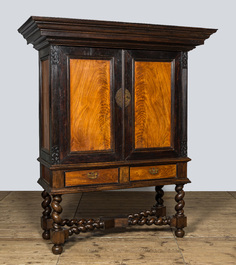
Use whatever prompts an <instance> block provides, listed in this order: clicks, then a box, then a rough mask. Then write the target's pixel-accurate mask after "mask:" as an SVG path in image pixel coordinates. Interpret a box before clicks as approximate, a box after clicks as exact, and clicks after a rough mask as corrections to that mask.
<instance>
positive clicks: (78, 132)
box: [70, 59, 111, 152]
mask: <svg viewBox="0 0 236 265" xmlns="http://www.w3.org/2000/svg"><path fill="white" fill-rule="evenodd" d="M70 132H71V140H70V148H71V151H74V152H76V151H92V150H110V149H111V107H110V61H109V60H82V59H70Z"/></svg>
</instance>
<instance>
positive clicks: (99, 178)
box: [65, 168, 119, 187]
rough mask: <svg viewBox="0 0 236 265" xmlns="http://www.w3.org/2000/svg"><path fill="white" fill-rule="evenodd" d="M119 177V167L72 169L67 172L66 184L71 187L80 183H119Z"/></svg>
mask: <svg viewBox="0 0 236 265" xmlns="http://www.w3.org/2000/svg"><path fill="white" fill-rule="evenodd" d="M118 178H119V174H118V168H109V169H94V170H83V171H71V172H65V185H66V186H67V187H68V186H69V187H70V186H78V185H93V184H104V183H117V182H118Z"/></svg>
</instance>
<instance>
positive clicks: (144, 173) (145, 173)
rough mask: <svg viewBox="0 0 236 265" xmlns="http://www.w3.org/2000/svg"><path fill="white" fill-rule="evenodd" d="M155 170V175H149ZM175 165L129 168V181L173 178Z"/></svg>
mask: <svg viewBox="0 0 236 265" xmlns="http://www.w3.org/2000/svg"><path fill="white" fill-rule="evenodd" d="M153 170H156V171H157V173H156V174H151V173H150V171H151V172H152V171H153ZM175 177H176V165H165V166H148V167H130V181H136V180H150V179H163V178H175Z"/></svg>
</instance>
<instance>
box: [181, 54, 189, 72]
mask: <svg viewBox="0 0 236 265" xmlns="http://www.w3.org/2000/svg"><path fill="white" fill-rule="evenodd" d="M181 65H182V69H187V68H188V53H187V52H182V57H181Z"/></svg>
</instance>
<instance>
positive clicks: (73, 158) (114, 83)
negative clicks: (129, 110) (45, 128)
mask: <svg viewBox="0 0 236 265" xmlns="http://www.w3.org/2000/svg"><path fill="white" fill-rule="evenodd" d="M59 49H60V52H59V56H60V61H61V65H63V67H62V68H61V69H58V75H57V76H58V82H59V83H60V86H65V87H66V89H63V88H62V87H61V88H60V86H58V88H59V90H60V91H59V93H61V94H60V99H59V102H60V103H59V105H60V107H59V117H61V118H60V121H59V132H58V133H59V142H60V144H59V146H60V158H61V163H65V164H67V163H78V162H85V161H86V162H94V161H101V162H102V161H104V162H105V161H114V160H120V159H121V142H122V135H120V136H119V135H117V134H118V133H119V130H118V129H117V128H116V127H118V126H119V125H120V124H122V122H121V117H122V113H121V112H122V111H123V110H122V109H120V108H119V107H118V106H116V104H115V94H116V92H117V90H118V89H119V88H120V87H121V65H120V63H119V61H120V60H121V50H113V49H100V48H80V47H63V46H60V47H59ZM70 59H85V60H109V61H110V66H111V68H110V108H111V109H110V110H111V149H110V150H88V151H71V148H70V141H71V139H70V137H71V132H70Z"/></svg>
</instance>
